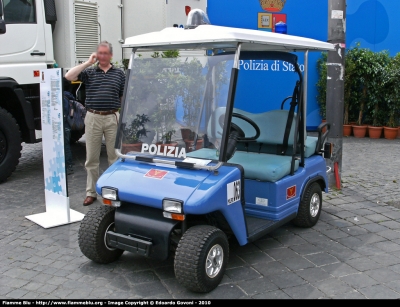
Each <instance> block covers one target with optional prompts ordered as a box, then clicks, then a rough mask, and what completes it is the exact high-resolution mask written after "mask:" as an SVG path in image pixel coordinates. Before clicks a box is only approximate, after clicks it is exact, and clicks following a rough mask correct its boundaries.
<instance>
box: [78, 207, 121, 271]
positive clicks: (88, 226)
mask: <svg viewBox="0 0 400 307" xmlns="http://www.w3.org/2000/svg"><path fill="white" fill-rule="evenodd" d="M114 214H115V209H114V208H112V207H108V206H103V205H101V206H95V207H93V208H91V209H90V210H89V211H88V213H86V215H85V217H84V218H83V220H82V222H81V225H80V228H79V232H78V243H79V247H80V249H81V251H82V253H83V254H84V255H85V256H86V257H88V258H89V259H90V260H93V261H94V262H97V263H110V262H113V261H115V260H117V259H118V258H119V257H120V256H121V255H122V253H123V252H124V251H123V250H121V249H117V248H114V247H110V246H108V245H107V240H106V232H107V231H108V230H114Z"/></svg>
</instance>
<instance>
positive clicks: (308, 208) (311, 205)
mask: <svg viewBox="0 0 400 307" xmlns="http://www.w3.org/2000/svg"><path fill="white" fill-rule="evenodd" d="M321 210H322V191H321V186H320V185H319V184H318V183H317V182H314V183H312V184H311V185H310V186H308V187H307V188H306V190H305V191H304V196H303V198H302V200H301V201H300V205H299V211H298V212H297V216H296V218H295V219H294V220H293V223H294V224H295V225H296V226H299V227H305V228H306V227H308V228H309V227H312V226H314V225H315V224H317V222H318V219H319V216H320V215H321Z"/></svg>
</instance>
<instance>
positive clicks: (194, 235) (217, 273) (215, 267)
mask: <svg viewBox="0 0 400 307" xmlns="http://www.w3.org/2000/svg"><path fill="white" fill-rule="evenodd" d="M228 259H229V244H228V238H227V237H226V235H225V233H224V232H223V231H222V230H220V229H218V228H216V227H213V226H208V225H200V226H194V227H191V228H189V229H188V230H187V231H186V232H185V233H184V235H183V236H182V238H181V240H180V241H179V244H178V247H177V249H176V253H175V262H174V269H175V276H176V278H177V280H178V281H179V283H181V284H182V285H183V286H184V287H186V288H187V289H189V290H191V291H193V292H202V293H206V292H210V291H211V290H213V289H215V288H216V287H217V286H218V285H219V283H220V282H221V280H222V277H223V276H224V272H225V269H226V264H227V262H228Z"/></svg>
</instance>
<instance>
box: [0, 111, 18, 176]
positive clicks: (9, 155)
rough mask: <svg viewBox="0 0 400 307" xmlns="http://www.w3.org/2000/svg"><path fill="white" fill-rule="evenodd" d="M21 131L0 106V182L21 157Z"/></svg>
mask: <svg viewBox="0 0 400 307" xmlns="http://www.w3.org/2000/svg"><path fill="white" fill-rule="evenodd" d="M21 149H22V146H21V132H20V130H19V126H18V124H17V121H16V120H15V119H14V118H13V117H12V115H11V114H10V113H8V112H7V111H6V110H4V109H3V108H0V183H1V182H4V181H6V180H7V178H8V177H10V176H11V174H12V172H13V171H14V170H15V168H16V167H17V165H18V163H19V158H20V157H21Z"/></svg>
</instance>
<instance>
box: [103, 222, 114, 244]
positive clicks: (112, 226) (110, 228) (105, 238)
mask: <svg viewBox="0 0 400 307" xmlns="http://www.w3.org/2000/svg"><path fill="white" fill-rule="evenodd" d="M109 230H114V222H112V223H111V224H110V225H108V227H107V229H106V232H105V233H104V245H105V246H106V248H107V249H108V250H110V251H115V250H116V248H114V247H111V246H109V245H108V240H107V232H108V231H109Z"/></svg>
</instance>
